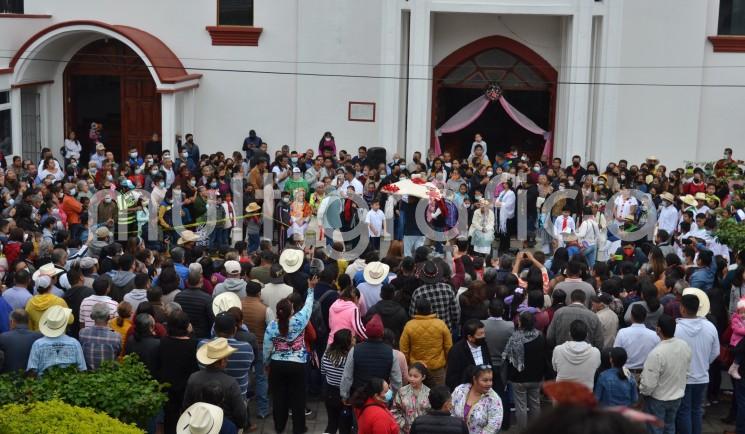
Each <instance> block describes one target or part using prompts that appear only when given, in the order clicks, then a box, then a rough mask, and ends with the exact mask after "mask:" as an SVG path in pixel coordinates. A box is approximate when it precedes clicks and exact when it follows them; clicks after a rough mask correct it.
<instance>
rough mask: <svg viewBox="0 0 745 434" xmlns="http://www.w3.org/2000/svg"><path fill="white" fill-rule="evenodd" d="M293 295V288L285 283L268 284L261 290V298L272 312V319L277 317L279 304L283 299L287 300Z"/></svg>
mask: <svg viewBox="0 0 745 434" xmlns="http://www.w3.org/2000/svg"><path fill="white" fill-rule="evenodd" d="M290 294H292V286H289V285H285V284H284V283H267V284H266V285H264V287H263V288H262V289H261V294H259V298H260V299H261V302H262V303H264V305H265V306H266V307H268V308H269V310H270V311H271V312H272V317H274V316H276V314H277V312H275V310H276V309H277V302H278V301H280V300H282V299H283V298H287V297H288V296H289V295H290ZM267 321H269V320H268V318H267Z"/></svg>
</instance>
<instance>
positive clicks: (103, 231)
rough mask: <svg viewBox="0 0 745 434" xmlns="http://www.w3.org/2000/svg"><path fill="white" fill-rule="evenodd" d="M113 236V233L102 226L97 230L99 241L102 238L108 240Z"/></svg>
mask: <svg viewBox="0 0 745 434" xmlns="http://www.w3.org/2000/svg"><path fill="white" fill-rule="evenodd" d="M110 235H111V231H110V230H109V228H107V227H106V226H101V227H100V228H98V229H96V238H98V239H99V240H100V239H102V238H108V237H109V236H110Z"/></svg>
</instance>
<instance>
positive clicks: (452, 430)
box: [409, 410, 468, 434]
mask: <svg viewBox="0 0 745 434" xmlns="http://www.w3.org/2000/svg"><path fill="white" fill-rule="evenodd" d="M409 434H468V426H466V423H465V422H464V421H463V419H461V418H459V417H455V416H451V415H450V413H448V412H447V411H438V410H430V411H429V413H427V414H425V415H423V416H419V417H418V418H416V419H415V420H414V423H413V424H412V425H411V431H409Z"/></svg>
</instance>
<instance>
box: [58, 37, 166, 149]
mask: <svg viewBox="0 0 745 434" xmlns="http://www.w3.org/2000/svg"><path fill="white" fill-rule="evenodd" d="M64 82H65V83H64V90H65V125H66V131H65V135H67V133H68V132H69V131H70V130H74V131H75V132H76V133H77V135H78V138H79V139H80V142H81V144H82V145H83V150H84V152H83V154H84V155H83V156H82V159H83V160H84V161H85V160H86V159H87V158H88V156H89V155H90V154H91V153H93V152H94V150H95V143H94V142H93V140H91V139H90V138H89V131H90V127H91V123H92V122H97V123H102V124H103V143H104V144H105V145H106V148H107V150H110V151H112V152H113V153H114V156H115V157H116V158H117V159H121V160H120V161H123V160H124V159H125V158H127V155H128V153H129V149H130V148H131V147H136V148H137V149H138V150H139V152H140V154H141V155H142V154H143V149H144V144H145V143H146V142H147V141H149V140H150V138H151V136H152V134H153V133H158V134H160V129H161V105H160V94H158V93H157V91H156V87H155V82H154V81H153V78H152V76H151V75H150V72H149V71H148V69H147V67H146V66H145V63H144V62H143V61H142V59H140V57H139V56H138V55H137V54H136V53H135V52H134V51H132V50H131V49H130V48H129V47H127V46H126V45H124V44H123V43H121V42H119V41H116V40H111V39H109V40H99V41H95V42H92V43H91V44H89V45H87V46H85V47H84V48H82V49H81V50H80V51H79V52H78V53H77V54H76V55H75V56H74V57H73V58H72V59H71V60H70V62H69V63H68V66H67V67H66V69H65V73H64Z"/></svg>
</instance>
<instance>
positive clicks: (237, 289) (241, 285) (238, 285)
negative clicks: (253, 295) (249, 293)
mask: <svg viewBox="0 0 745 434" xmlns="http://www.w3.org/2000/svg"><path fill="white" fill-rule="evenodd" d="M223 292H232V293H235V295H237V296H238V297H240V299H241V300H243V299H244V298H246V281H245V280H243V279H241V278H236V277H228V278H227V279H225V281H223V282H222V283H218V284H217V285H215V290H214V291H213V292H212V297H213V298H214V297H217V296H218V295H220V294H222V293H223Z"/></svg>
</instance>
